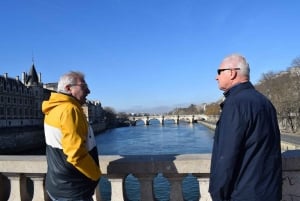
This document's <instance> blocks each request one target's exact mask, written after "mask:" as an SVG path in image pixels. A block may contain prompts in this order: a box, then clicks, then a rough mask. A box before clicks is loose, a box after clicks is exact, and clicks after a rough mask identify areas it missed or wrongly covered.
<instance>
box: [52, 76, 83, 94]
mask: <svg viewBox="0 0 300 201" xmlns="http://www.w3.org/2000/svg"><path fill="white" fill-rule="evenodd" d="M78 79H84V74H83V73H81V72H74V71H71V72H69V73H66V74H64V75H62V76H61V77H60V79H59V81H58V84H57V92H62V93H68V91H67V90H66V86H68V85H72V84H76V82H77V80H78Z"/></svg>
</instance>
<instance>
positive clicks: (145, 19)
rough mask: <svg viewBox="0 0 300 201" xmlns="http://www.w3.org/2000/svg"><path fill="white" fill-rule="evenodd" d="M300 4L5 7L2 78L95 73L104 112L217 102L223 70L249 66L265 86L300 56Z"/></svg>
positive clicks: (136, 0) (163, 0)
mask: <svg viewBox="0 0 300 201" xmlns="http://www.w3.org/2000/svg"><path fill="white" fill-rule="evenodd" d="M299 8H300V1H296V0H286V1H284V0H253V1H249V0H227V1H224V0H87V1H79V0H26V1H24V0H9V1H1V2H0V22H1V25H0V26H1V32H0V40H1V48H0V73H8V75H9V77H15V76H17V75H21V73H22V72H28V71H29V69H30V67H31V65H32V57H34V64H35V67H36V70H37V71H38V72H41V73H42V81H43V82H44V83H49V82H57V80H58V78H59V77H60V76H61V75H62V74H64V73H66V72H68V71H70V70H79V71H82V72H84V73H85V75H86V81H87V82H88V84H89V87H90V90H91V94H90V95H89V96H88V99H91V100H100V101H101V103H102V106H103V107H107V106H109V107H112V108H114V109H115V110H116V111H132V112H136V111H139V112H143V111H147V112H148V111H149V110H150V109H153V108H157V107H171V108H174V107H184V106H188V105H189V104H201V103H204V102H206V103H209V102H215V101H217V100H218V99H220V98H221V97H222V91H220V90H219V89H218V87H217V83H216V81H215V77H216V69H217V68H218V65H219V64H220V62H221V60H222V59H223V58H224V57H225V56H227V55H229V54H231V53H240V54H243V55H244V56H246V58H247V59H248V62H249V64H250V67H251V80H252V82H253V83H254V84H255V83H257V81H258V80H259V79H260V78H261V76H262V74H263V73H267V72H269V71H273V72H278V71H282V70H286V68H287V67H289V66H290V65H291V62H292V60H293V59H295V58H296V57H298V56H300V51H299V38H300V27H299V21H300V14H299Z"/></svg>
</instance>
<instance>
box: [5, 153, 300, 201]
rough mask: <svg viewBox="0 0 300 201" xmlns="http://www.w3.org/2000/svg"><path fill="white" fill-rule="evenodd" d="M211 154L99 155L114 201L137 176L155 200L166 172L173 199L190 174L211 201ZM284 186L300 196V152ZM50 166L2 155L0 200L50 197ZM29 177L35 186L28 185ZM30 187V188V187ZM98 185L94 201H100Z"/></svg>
mask: <svg viewBox="0 0 300 201" xmlns="http://www.w3.org/2000/svg"><path fill="white" fill-rule="evenodd" d="M210 157H211V156H210V154H185V155H160V156H118V155H114V156H99V160H100V168H101V171H102V173H103V177H107V178H108V180H109V182H110V184H111V200H113V201H123V200H126V189H125V188H124V184H125V179H126V177H127V176H128V175H129V174H132V175H134V176H135V177H136V178H137V179H138V181H139V183H140V192H139V193H140V198H141V199H140V200H149V201H153V200H154V196H155V192H154V187H153V185H152V183H153V180H154V178H155V177H156V176H157V174H160V173H161V174H163V175H164V177H165V178H167V179H168V181H169V185H170V194H169V198H170V200H171V201H173V200H176V201H183V200H184V197H183V196H184V195H183V189H182V181H183V179H184V178H185V177H186V175H188V174H191V175H193V176H194V177H196V180H197V181H198V185H199V195H198V198H197V200H200V201H209V200H211V198H210V196H209V194H208V185H209V174H210ZM282 162H283V178H282V181H283V182H282V184H283V186H282V189H283V194H282V196H283V198H282V200H285V201H293V200H298V198H299V197H300V192H299V188H300V151H299V150H293V151H287V152H284V153H283V154H282ZM46 169H47V163H46V158H45V156H0V173H1V175H0V186H1V189H0V200H9V201H13V200H33V201H43V200H47V201H48V200H49V199H48V197H47V194H46V192H45V190H44V178H45V173H46ZM28 180H30V181H31V183H32V185H28V183H30V182H28ZM29 189H30V190H29ZM100 191H101V190H99V188H97V190H96V192H95V195H94V200H96V201H100V200H102V201H103V200H104V199H101V193H100Z"/></svg>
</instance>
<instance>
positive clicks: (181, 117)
mask: <svg viewBox="0 0 300 201" xmlns="http://www.w3.org/2000/svg"><path fill="white" fill-rule="evenodd" d="M207 119H208V116H207V115H203V114H197V115H145V116H132V117H129V120H130V121H131V124H132V125H133V126H134V125H136V122H137V121H143V122H144V124H145V125H149V124H150V121H151V120H158V121H159V122H160V124H162V125H164V123H165V121H170V120H171V121H173V122H174V123H175V124H179V122H180V121H184V122H189V123H195V122H197V121H200V120H202V121H203V120H207Z"/></svg>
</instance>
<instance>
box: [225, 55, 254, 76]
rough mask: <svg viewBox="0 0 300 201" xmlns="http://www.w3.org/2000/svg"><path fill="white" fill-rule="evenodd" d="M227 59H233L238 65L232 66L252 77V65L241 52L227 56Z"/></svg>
mask: <svg viewBox="0 0 300 201" xmlns="http://www.w3.org/2000/svg"><path fill="white" fill-rule="evenodd" d="M226 60H229V61H231V63H233V64H235V65H236V66H231V68H239V69H240V74H241V75H243V76H245V77H247V78H248V79H250V66H249V64H248V62H247V60H246V58H245V57H244V56H242V55H240V54H232V55H230V56H228V57H226Z"/></svg>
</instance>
